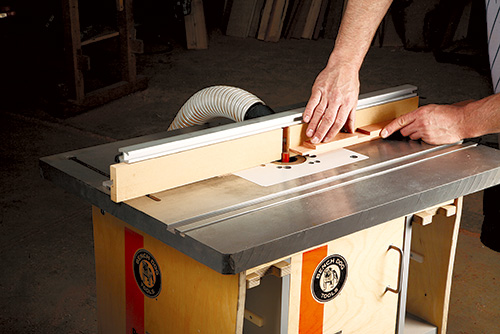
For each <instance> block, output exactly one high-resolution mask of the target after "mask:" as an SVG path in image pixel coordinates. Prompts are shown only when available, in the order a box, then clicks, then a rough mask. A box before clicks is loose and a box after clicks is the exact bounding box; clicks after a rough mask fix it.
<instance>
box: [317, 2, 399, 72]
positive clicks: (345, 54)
mask: <svg viewBox="0 0 500 334" xmlns="http://www.w3.org/2000/svg"><path fill="white" fill-rule="evenodd" d="M391 3H392V0H379V1H374V0H349V1H348V2H347V7H346V10H345V12H344V16H343V18H342V24H341V25H340V29H339V33H338V35H337V40H336V41H335V47H334V49H333V51H332V53H331V55H330V58H329V60H328V65H327V67H329V66H338V64H342V65H343V66H350V67H352V69H353V70H356V71H359V69H360V68H361V65H362V63H363V60H364V58H365V56H366V53H367V52H368V49H369V48H370V45H371V42H372V40H373V36H374V35H375V32H376V30H377V28H378V26H379V25H380V22H381V21H382V19H383V17H384V16H385V13H386V12H387V10H388V8H389V6H390V5H391Z"/></svg>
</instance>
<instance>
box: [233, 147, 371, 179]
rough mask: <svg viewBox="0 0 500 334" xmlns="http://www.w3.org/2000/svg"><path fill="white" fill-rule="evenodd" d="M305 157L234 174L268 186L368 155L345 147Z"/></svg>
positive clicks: (352, 161) (345, 163)
mask: <svg viewBox="0 0 500 334" xmlns="http://www.w3.org/2000/svg"><path fill="white" fill-rule="evenodd" d="M305 158H306V160H305V161H304V162H303V163H300V164H284V165H283V164H276V163H272V162H271V163H267V164H263V165H260V166H258V167H253V168H249V169H245V170H242V171H239V172H236V173H233V174H234V175H237V176H239V177H242V178H244V179H246V180H248V181H250V182H253V183H256V184H258V185H260V186H263V187H268V186H273V185H275V184H279V183H283V182H287V181H290V180H294V179H298V178H301V177H304V176H307V175H312V174H316V173H320V172H323V171H326V170H329V169H332V168H337V167H340V166H344V165H348V164H351V163H355V162H358V161H361V160H365V159H368V157H367V156H366V155H363V154H359V153H356V152H354V151H351V150H347V149H344V148H343V149H339V150H335V151H331V152H327V153H323V154H318V155H311V156H305Z"/></svg>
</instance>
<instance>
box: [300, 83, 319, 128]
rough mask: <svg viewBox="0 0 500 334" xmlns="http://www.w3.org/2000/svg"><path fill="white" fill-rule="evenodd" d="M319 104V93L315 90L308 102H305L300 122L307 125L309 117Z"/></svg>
mask: <svg viewBox="0 0 500 334" xmlns="http://www.w3.org/2000/svg"><path fill="white" fill-rule="evenodd" d="M320 102H321V92H320V91H319V90H315V91H313V92H312V93H311V97H310V98H309V101H308V102H307V105H306V109H305V110H304V113H303V115H302V120H303V121H304V122H306V123H309V121H310V120H311V116H312V114H313V112H314V109H315V108H316V107H317V106H318V104H319V103H320Z"/></svg>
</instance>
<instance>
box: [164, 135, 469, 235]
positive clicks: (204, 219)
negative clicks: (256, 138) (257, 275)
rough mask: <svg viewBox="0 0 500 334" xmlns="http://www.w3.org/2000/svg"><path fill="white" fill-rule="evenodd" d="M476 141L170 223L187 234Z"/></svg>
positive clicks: (172, 228) (431, 149) (174, 229)
mask: <svg viewBox="0 0 500 334" xmlns="http://www.w3.org/2000/svg"><path fill="white" fill-rule="evenodd" d="M475 146H477V144H475V143H467V144H463V145H460V146H458V145H456V144H452V145H443V146H430V147H429V148H428V149H426V150H423V151H419V152H417V153H412V154H409V155H406V156H402V157H398V158H394V159H391V160H387V161H384V162H380V163H377V164H374V165H369V166H366V167H363V168H359V169H356V170H353V171H350V172H346V173H343V174H339V175H334V176H331V177H327V178H324V179H320V180H317V181H313V182H310V183H306V184H303V185H300V186H296V187H292V188H289V189H286V190H283V191H277V192H275V193H272V194H269V195H265V196H261V197H259V198H255V199H253V200H249V201H244V202H241V203H238V204H235V205H231V206H228V207H224V208H221V209H218V210H214V211H212V212H208V213H205V214H201V215H197V216H194V217H191V218H188V219H185V220H181V221H178V222H174V223H171V224H169V225H168V230H169V231H171V232H174V233H175V232H179V233H183V234H187V233H189V232H191V231H193V230H197V229H200V228H203V227H206V226H210V225H213V224H217V223H220V222H224V221H226V220H228V219H232V218H236V217H239V216H242V215H246V214H250V213H253V212H256V211H259V210H263V209H268V208H271V207H276V206H278V205H282V204H285V203H289V202H291V201H297V200H300V199H304V198H307V197H310V196H313V195H317V194H321V193H324V192H327V191H331V190H333V189H336V188H339V187H344V186H348V185H351V184H354V183H356V182H361V181H364V180H367V179H371V178H375V177H377V176H381V175H384V174H387V173H391V172H394V171H397V170H400V169H403V168H407V167H410V166H413V165H416V164H419V163H422V162H425V161H428V160H431V159H434V158H437V157H441V156H444V155H447V154H449V153H453V152H457V151H460V150H464V149H468V148H471V147H475Z"/></svg>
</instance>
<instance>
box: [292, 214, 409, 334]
mask: <svg viewBox="0 0 500 334" xmlns="http://www.w3.org/2000/svg"><path fill="white" fill-rule="evenodd" d="M404 226H405V218H404V217H402V218H399V219H395V220H392V221H389V222H386V223H384V224H380V225H377V226H375V227H372V228H369V229H366V230H363V231H360V232H356V233H353V234H351V235H348V236H345V237H342V238H340V239H337V240H333V241H331V242H329V243H327V244H324V245H321V246H319V247H315V248H313V249H310V250H307V251H305V252H303V253H300V254H297V255H294V256H292V260H291V261H292V274H291V282H290V309H289V327H288V329H289V331H288V332H289V334H305V333H307V334H318V333H328V334H340V333H342V334H351V333H356V334H363V333H370V334H379V333H380V334H388V333H394V332H395V328H396V317H397V307H398V295H397V294H395V293H393V292H390V291H386V288H387V286H390V287H392V288H396V287H397V284H398V275H399V265H400V255H399V253H398V252H397V251H395V250H393V249H389V246H391V245H394V246H397V247H399V248H400V249H402V246H403V235H404Z"/></svg>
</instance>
